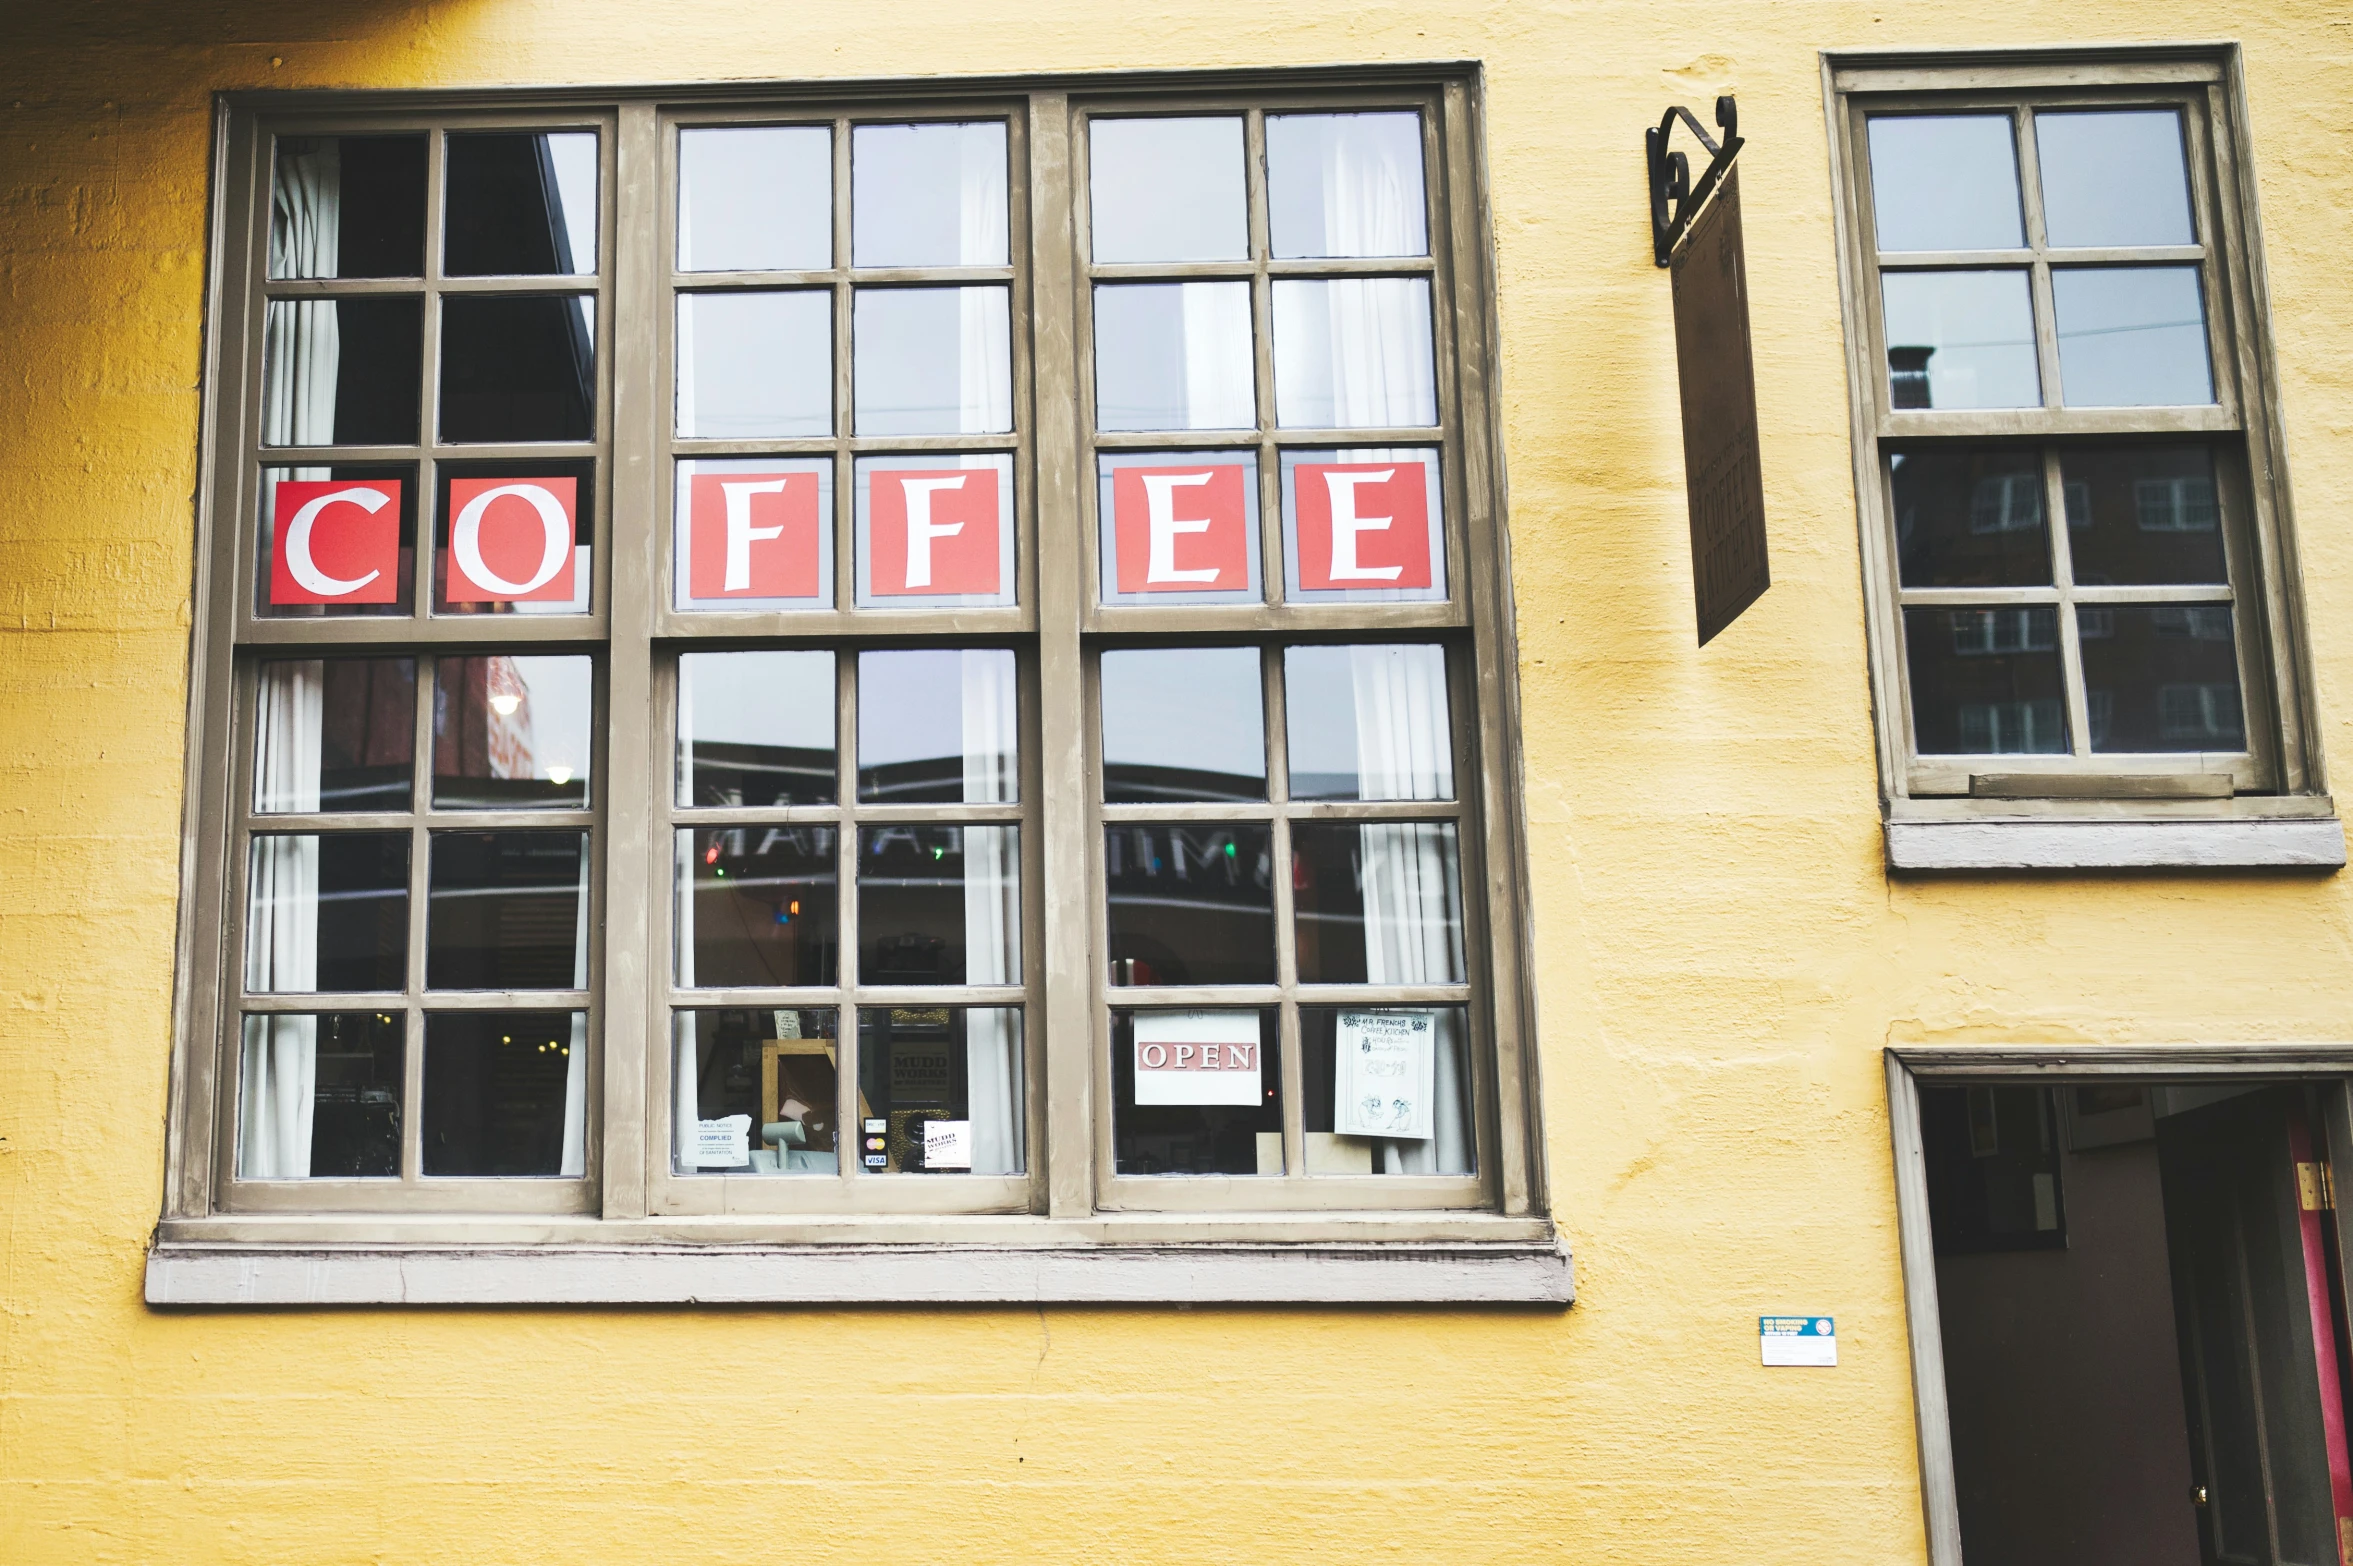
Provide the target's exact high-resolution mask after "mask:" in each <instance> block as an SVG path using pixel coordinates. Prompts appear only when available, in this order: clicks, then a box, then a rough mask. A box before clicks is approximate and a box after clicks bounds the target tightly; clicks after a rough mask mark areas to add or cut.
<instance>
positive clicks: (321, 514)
mask: <svg viewBox="0 0 2353 1566" xmlns="http://www.w3.org/2000/svg"><path fill="white" fill-rule="evenodd" d="M270 535H271V536H270V602H271V603H273V604H389V603H397V602H399V600H400V480H398V479H280V480H279V481H278V487H277V490H276V492H275V493H274V494H273V495H272V496H271V500H270Z"/></svg>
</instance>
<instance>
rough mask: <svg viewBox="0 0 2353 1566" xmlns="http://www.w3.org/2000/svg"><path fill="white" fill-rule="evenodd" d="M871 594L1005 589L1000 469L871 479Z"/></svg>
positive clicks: (896, 472)
mask: <svg viewBox="0 0 2353 1566" xmlns="http://www.w3.org/2000/svg"><path fill="white" fill-rule="evenodd" d="M872 481H873V486H874V487H873V490H872V492H871V499H870V500H869V502H868V508H869V509H868V521H869V523H870V524H871V528H872V532H871V543H872V548H873V555H872V563H871V565H870V568H869V575H870V581H871V584H872V591H873V592H874V593H875V594H876V595H877V596H878V597H880V596H891V595H896V596H900V597H904V596H907V595H909V594H924V595H930V596H943V597H944V596H949V595H955V594H963V593H971V594H975V595H989V594H995V593H1000V592H1002V591H1004V561H1003V560H1001V559H1000V558H999V553H1000V551H999V539H998V512H997V499H998V497H997V490H998V477H997V473H996V470H995V469H993V468H952V469H949V470H947V471H945V472H939V473H925V472H915V471H911V470H909V469H905V468H885V469H881V470H879V471H877V472H875V473H874V474H873V475H872Z"/></svg>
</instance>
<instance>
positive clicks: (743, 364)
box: [678, 288, 833, 440]
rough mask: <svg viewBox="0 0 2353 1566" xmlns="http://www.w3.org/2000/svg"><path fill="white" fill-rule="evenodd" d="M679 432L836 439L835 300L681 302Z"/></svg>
mask: <svg viewBox="0 0 2353 1566" xmlns="http://www.w3.org/2000/svg"><path fill="white" fill-rule="evenodd" d="M678 433H679V434H681V435H699V436H705V437H708V438H711V439H716V440H740V439H743V438H745V437H747V436H754V435H830V434H832V433H833V295H832V294H831V293H829V292H828V291H826V290H825V289H822V288H796V289H790V290H782V289H780V290H775V291H768V290H763V291H760V292H757V293H731V294H680V295H679V296H678Z"/></svg>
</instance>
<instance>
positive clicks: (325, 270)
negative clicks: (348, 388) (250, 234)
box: [261, 139, 343, 571]
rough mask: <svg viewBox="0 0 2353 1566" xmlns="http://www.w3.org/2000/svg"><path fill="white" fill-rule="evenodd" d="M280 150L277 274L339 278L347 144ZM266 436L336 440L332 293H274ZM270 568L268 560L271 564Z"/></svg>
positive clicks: (268, 502)
mask: <svg viewBox="0 0 2353 1566" xmlns="http://www.w3.org/2000/svg"><path fill="white" fill-rule="evenodd" d="M293 145H296V144H295V143H292V142H288V143H283V144H281V146H280V149H279V152H278V168H277V178H276V180H275V182H274V183H273V184H272V186H271V197H270V276H272V277H333V276H335V275H336V273H337V272H338V271H339V270H340V269H341V252H342V242H341V225H342V212H343V160H342V153H341V150H340V143H338V142H336V141H334V140H332V139H321V140H318V141H315V142H312V143H311V144H310V145H311V147H312V148H313V149H314V150H311V151H307V152H294V151H289V150H287V148H288V147H290V146H293ZM262 336H263V344H262V404H261V423H262V434H261V438H262V443H263V444H264V445H268V446H324V445H328V444H330V443H331V442H333V440H334V439H335V378H336V375H337V372H338V371H339V370H340V369H341V368H342V363H343V338H342V333H341V331H340V329H339V328H338V327H337V325H336V321H335V301H334V300H332V299H298V300H287V299H279V300H273V301H272V302H271V304H270V307H269V309H268V311H267V313H266V314H265V315H264V316H263V319H262ZM279 474H280V470H277V469H272V468H264V469H262V475H261V514H262V518H263V521H264V525H265V526H266V525H268V520H269V518H270V517H271V516H272V515H273V513H274V510H275V502H276V499H277V490H278V478H279ZM333 476H334V475H333V474H332V473H331V472H330V471H329V470H328V469H326V468H296V469H294V470H293V473H292V477H294V478H296V479H326V478H332V477H333ZM264 570H265V571H266V570H267V567H266V566H265V567H264Z"/></svg>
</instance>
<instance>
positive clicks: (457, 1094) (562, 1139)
mask: <svg viewBox="0 0 2353 1566" xmlns="http://www.w3.org/2000/svg"><path fill="white" fill-rule="evenodd" d="M424 1110H425V1112H424V1119H423V1127H422V1129H423V1140H424V1144H425V1146H424V1152H425V1173H426V1174H427V1175H428V1176H431V1175H453V1176H454V1175H559V1176H563V1177H566V1178H574V1177H577V1176H579V1175H582V1174H584V1173H586V1172H587V1168H586V1164H587V1158H586V1153H587V1124H588V1013H586V1012H584V1011H573V1012H563V1011H443V1012H433V1013H430V1014H428V1015H427V1016H426V1018H425V1106H424Z"/></svg>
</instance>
